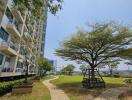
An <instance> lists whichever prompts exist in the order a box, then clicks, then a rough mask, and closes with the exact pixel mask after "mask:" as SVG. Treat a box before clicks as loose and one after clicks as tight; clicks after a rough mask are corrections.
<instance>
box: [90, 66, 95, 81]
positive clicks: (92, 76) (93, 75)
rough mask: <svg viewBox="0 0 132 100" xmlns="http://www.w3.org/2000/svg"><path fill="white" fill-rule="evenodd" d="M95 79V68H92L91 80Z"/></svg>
mask: <svg viewBox="0 0 132 100" xmlns="http://www.w3.org/2000/svg"><path fill="white" fill-rule="evenodd" d="M94 78H95V73H94V67H92V68H91V79H94Z"/></svg>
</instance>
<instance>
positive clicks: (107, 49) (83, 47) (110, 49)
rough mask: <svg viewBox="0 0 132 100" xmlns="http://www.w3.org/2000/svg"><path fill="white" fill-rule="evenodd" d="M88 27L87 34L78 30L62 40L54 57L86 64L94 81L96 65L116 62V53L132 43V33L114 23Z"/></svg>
mask: <svg viewBox="0 0 132 100" xmlns="http://www.w3.org/2000/svg"><path fill="white" fill-rule="evenodd" d="M90 27H91V30H90V31H89V32H88V31H85V30H79V31H78V32H77V33H76V34H75V35H73V36H72V37H70V38H69V39H66V40H64V42H63V43H62V44H61V46H60V48H58V49H56V55H57V56H60V57H62V58H63V59H65V60H75V61H77V62H78V61H80V62H85V63H88V64H89V66H90V67H91V69H92V72H91V75H92V78H93V79H94V78H95V73H94V69H95V68H96V67H97V66H98V65H100V64H103V63H110V62H113V61H116V60H117V61H118V59H119V58H118V55H117V52H118V51H119V50H120V49H123V48H125V46H128V45H130V44H131V43H132V31H131V30H130V29H129V28H128V27H126V26H122V25H119V24H116V23H106V24H100V23H96V24H94V25H91V26H90ZM109 59H112V61H109Z"/></svg>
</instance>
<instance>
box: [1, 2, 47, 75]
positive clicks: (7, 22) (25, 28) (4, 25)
mask: <svg viewBox="0 0 132 100" xmlns="http://www.w3.org/2000/svg"><path fill="white" fill-rule="evenodd" d="M3 2H5V7H4V9H5V11H4V13H3V14H0V18H1V19H0V20H1V22H0V77H10V76H20V75H24V74H25V69H26V65H25V53H24V52H25V50H26V51H27V54H26V58H27V62H28V73H29V74H36V70H37V67H36V56H38V55H41V56H43V55H44V43H45V34H46V19H47V8H46V6H44V9H45V10H44V11H45V12H44V16H45V17H44V18H41V19H39V20H31V16H32V14H31V12H30V11H27V10H23V9H20V7H19V9H18V5H16V3H15V0H3ZM3 6H4V5H3ZM24 43H25V44H24Z"/></svg>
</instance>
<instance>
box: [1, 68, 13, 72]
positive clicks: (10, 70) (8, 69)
mask: <svg viewBox="0 0 132 100" xmlns="http://www.w3.org/2000/svg"><path fill="white" fill-rule="evenodd" d="M1 71H2V72H13V69H12V68H6V67H3V68H2V70H1Z"/></svg>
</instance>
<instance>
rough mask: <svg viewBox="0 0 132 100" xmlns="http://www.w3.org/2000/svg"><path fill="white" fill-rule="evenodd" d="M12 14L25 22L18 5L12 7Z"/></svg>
mask: <svg viewBox="0 0 132 100" xmlns="http://www.w3.org/2000/svg"><path fill="white" fill-rule="evenodd" d="M12 14H13V16H14V17H15V18H16V19H17V21H19V22H21V23H23V17H22V14H21V12H20V11H19V10H18V7H17V6H14V7H12Z"/></svg>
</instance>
